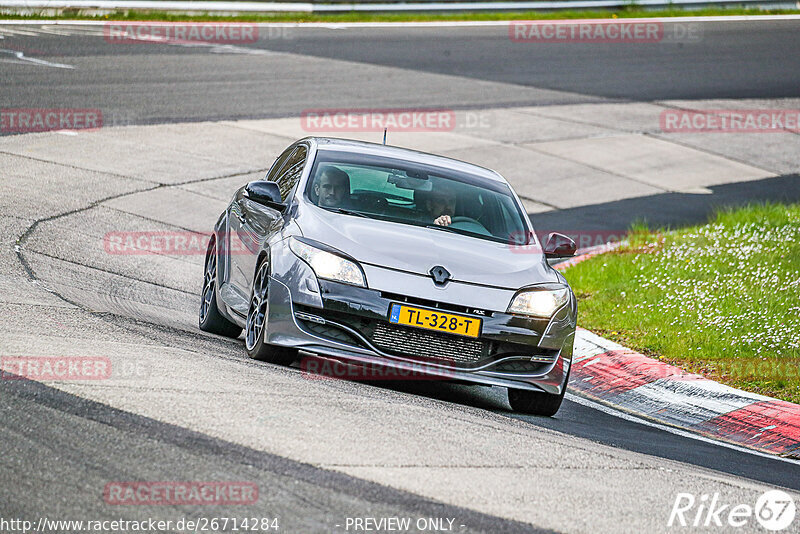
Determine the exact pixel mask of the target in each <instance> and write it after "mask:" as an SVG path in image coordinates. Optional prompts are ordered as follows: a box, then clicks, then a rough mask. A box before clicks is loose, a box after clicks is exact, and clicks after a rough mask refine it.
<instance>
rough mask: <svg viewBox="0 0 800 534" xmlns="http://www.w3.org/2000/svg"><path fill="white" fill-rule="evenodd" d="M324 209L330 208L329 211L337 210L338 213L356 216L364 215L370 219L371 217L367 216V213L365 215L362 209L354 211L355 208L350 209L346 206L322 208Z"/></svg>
mask: <svg viewBox="0 0 800 534" xmlns="http://www.w3.org/2000/svg"><path fill="white" fill-rule="evenodd" d="M322 209H324V210H328V211H335V212H336V213H341V214H343V215H355V216H356V217H364V218H365V219H369V217H367V216H366V215H364V214H363V213H361V212H360V211H353V210H348V209H345V208H322Z"/></svg>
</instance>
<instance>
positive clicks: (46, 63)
mask: <svg viewBox="0 0 800 534" xmlns="http://www.w3.org/2000/svg"><path fill="white" fill-rule="evenodd" d="M0 54H10V55H12V56H14V57H15V58H17V60H18V61H19V62H23V63H33V64H34V65H42V66H44V67H54V68H56V69H74V68H75V67H73V66H72V65H66V64H64V63H52V62H50V61H45V60H44V59H37V58H32V57H28V56H26V55H25V54H23V53H22V52H20V51H19V50H6V49H4V48H0Z"/></svg>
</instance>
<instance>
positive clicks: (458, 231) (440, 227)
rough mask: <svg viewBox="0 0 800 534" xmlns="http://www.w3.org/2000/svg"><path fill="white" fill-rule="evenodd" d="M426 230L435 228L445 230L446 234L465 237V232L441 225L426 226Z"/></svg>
mask: <svg viewBox="0 0 800 534" xmlns="http://www.w3.org/2000/svg"><path fill="white" fill-rule="evenodd" d="M425 228H433V229H434V230H444V231H445V232H451V233H453V234H461V235H465V234H464V232H463V231H460V230H456V229H455V228H450V227H449V226H441V225H439V224H426V225H425ZM470 233H472V232H470Z"/></svg>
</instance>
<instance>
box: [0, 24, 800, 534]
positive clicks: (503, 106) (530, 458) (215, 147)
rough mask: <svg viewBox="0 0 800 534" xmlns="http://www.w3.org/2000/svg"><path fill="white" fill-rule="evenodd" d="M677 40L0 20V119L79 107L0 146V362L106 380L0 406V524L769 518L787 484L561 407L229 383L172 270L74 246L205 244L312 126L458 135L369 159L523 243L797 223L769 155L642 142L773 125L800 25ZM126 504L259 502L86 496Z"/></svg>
mask: <svg viewBox="0 0 800 534" xmlns="http://www.w3.org/2000/svg"><path fill="white" fill-rule="evenodd" d="M697 24H700V25H701V30H702V31H701V33H700V35H701V39H699V40H698V41H696V42H686V43H651V44H647V45H637V46H631V45H620V44H602V45H598V44H592V45H587V44H546V45H545V44H530V43H512V42H511V41H510V40H509V37H508V30H507V28H505V27H502V26H495V27H492V26H489V27H446V28H420V27H393V28H360V29H359V28H347V27H337V28H321V27H317V28H296V27H281V28H271V29H269V30H266V29H263V30H264V31H262V32H261V35H262V38H261V39H260V40H259V41H258V42H255V43H250V44H240V45H198V46H187V45H185V44H184V45H165V44H125V45H119V44H112V43H109V42H106V41H105V40H104V39H103V30H102V27H97V26H69V25H67V26H42V27H40V26H27V25H26V26H18V25H3V24H1V23H0V36H2V39H0V108H2V109H9V108H14V109H23V108H24V109H34V108H84V109H87V108H91V109H99V110H102V114H103V120H104V126H105V127H104V128H101V129H100V130H98V131H95V132H78V133H77V134H72V133H69V134H67V133H58V132H48V133H36V134H20V135H4V136H3V137H0V169H2V171H0V172H1V174H0V191H2V194H1V195H0V222H2V225H3V228H4V231H3V232H2V239H1V242H2V251H3V252H2V254H0V302H2V303H3V308H4V312H3V313H2V315H0V356H7V355H11V356H26V355H30V356H54V355H68V356H103V357H108V358H109V359H110V360H111V362H112V365H113V368H114V369H118V370H120V372H119V373H117V374H114V375H112V377H111V379H110V380H106V381H97V382H94V383H69V382H60V383H37V382H28V381H19V380H2V381H0V398H2V402H0V413H1V415H0V518H26V519H29V520H32V521H36V520H38V518H40V517H47V518H49V519H51V520H52V519H75V520H79V519H82V520H88V519H112V518H119V517H122V518H126V519H145V518H158V519H164V520H167V519H171V520H174V521H177V520H179V519H180V518H195V519H196V518H198V517H209V518H210V517H234V516H257V517H278V518H279V519H280V526H281V531H285V532H347V531H351V532H352V531H355V530H354V529H353V527H352V526H351V527H350V528H349V529H348V528H347V527H346V525H347V521H348V518H351V519H352V518H364V517H374V518H381V517H411V518H414V520H416V519H418V518H450V519H452V520H453V523H452V530H453V531H455V532H537V531H562V532H645V531H646V532H661V531H670V532H675V531H678V532H680V531H683V530H688V529H681V528H679V527H674V528H672V529H669V528H667V520H668V518H669V515H670V510H671V509H672V506H673V502H674V501H675V497H676V495H677V494H678V493H681V492H686V493H692V494H694V495H696V496H698V498H699V497H700V496H701V495H703V494H705V495H713V494H715V493H718V494H719V495H720V499H721V501H722V502H725V503H731V504H738V503H749V504H751V505H752V504H753V503H755V500H756V499H757V498H758V496H759V495H761V494H762V493H763V492H764V491H766V490H767V489H771V488H774V487H780V488H784V489H788V490H791V492H792V494H793V495H794V496H795V500H797V498H798V492H800V463H797V462H791V461H786V460H782V459H777V458H772V457H767V456H764V455H757V454H753V453H750V452H747V451H743V450H740V449H734V448H730V447H726V446H722V445H721V444H718V443H715V442H710V441H703V440H698V439H693V438H688V437H683V436H680V435H676V434H674V433H672V432H670V431H668V429H662V428H656V427H653V426H650V425H646V424H642V423H640V422H636V421H631V420H629V419H626V418H621V417H618V416H616V415H615V414H613V413H608V412H607V411H602V410H599V409H597V407H596V406H593V405H592V404H591V403H588V402H586V401H583V400H581V399H574V398H573V399H568V400H566V401H565V403H564V405H563V407H562V409H561V411H560V412H559V413H558V414H557V416H556V417H554V418H537V417H532V416H520V415H517V414H514V413H512V412H511V411H510V410H509V407H508V406H507V404H506V401H505V394H504V392H503V391H500V390H497V389H491V388H478V387H466V386H461V385H453V384H438V383H434V382H424V381H423V382H399V383H398V382H387V383H369V384H365V383H359V382H349V381H341V380H310V379H308V377H307V376H306V375H305V374H304V373H303V372H302V371H301V370H300V369H299V368H298V367H297V366H296V365H295V366H294V367H291V368H283V367H276V366H272V365H267V364H263V363H259V362H254V361H251V360H248V359H247V358H246V356H245V354H244V348H243V346H242V342H241V340H238V341H234V340H228V339H224V338H219V337H215V336H211V335H207V334H205V333H203V332H200V331H199V330H198V329H197V328H196V308H197V306H198V304H199V296H198V292H199V289H200V285H201V281H202V263H203V256H202V255H201V254H200V255H184V256H171V255H165V254H153V255H131V256H118V255H113V254H109V253H108V252H107V250H104V248H103V237H104V236H105V235H107V234H108V232H114V231H150V230H161V229H165V230H170V231H194V232H203V231H209V230H210V229H211V225H212V224H213V221H214V220H215V218H216V216H217V215H218V214H219V213H220V212H221V210H222V209H224V206H225V204H226V202H227V201H228V199H229V198H230V195H231V194H232V193H233V191H234V190H235V188H236V187H238V186H239V185H241V184H243V183H245V182H246V181H248V180H251V179H254V178H255V177H258V176H259V175H261V174H262V173H263V172H264V171H265V170H266V169H267V168H268V167H269V165H270V163H271V162H272V160H273V159H274V157H275V156H276V155H277V154H278V153H279V151H280V150H281V148H282V147H284V146H285V145H288V144H289V143H290V142H291V141H292V140H293V139H295V138H297V137H300V136H302V135H304V133H303V131H302V128H301V127H300V126H299V124H300V123H299V121H298V120H297V116H298V115H300V114H301V112H302V111H303V110H307V109H318V108H448V109H453V110H456V112H457V117H458V118H459V121H461V120H462V119H463V120H465V121H467V122H468V120H469V118H470V117H472V118H474V117H477V118H478V119H481V120H483V121H484V122H485V124H484V126H483V127H475V126H474V125H473V126H470V125H469V124H466V123H462V122H460V123H459V127H458V128H457V129H456V130H455V131H454V132H449V133H446V134H445V133H442V134H437V133H433V134H424V135H422V134H420V135H415V134H409V133H405V134H399V133H398V134H396V135H395V134H392V133H391V132H390V142H392V141H393V140H394V141H395V142H396V143H397V144H405V145H408V146H414V147H415V148H421V149H427V150H430V151H433V152H437V153H444V154H446V155H450V156H454V157H459V158H461V159H468V160H470V161H475V162H477V163H482V164H485V165H487V166H491V167H495V168H497V169H498V170H500V171H501V172H503V174H504V175H505V176H507V177H508V178H509V180H510V181H511V182H512V183H513V184H514V186H515V188H516V189H517V190H518V192H520V195H522V196H524V198H525V202H526V205H527V206H528V207H529V211H530V212H531V213H532V215H533V218H534V223H535V224H536V225H537V226H538V227H539V228H546V229H548V230H570V229H571V230H576V229H587V230H590V231H598V232H600V231H614V230H618V229H620V228H623V229H624V228H626V227H627V225H628V224H629V223H630V222H632V221H634V220H637V219H640V218H642V217H647V218H648V219H649V220H651V221H654V222H656V223H657V224H664V225H679V224H686V223H693V222H699V221H702V220H704V218H705V217H706V216H707V215H708V214H709V213H711V211H712V210H713V209H714V207H715V206H718V205H722V204H742V203H746V202H748V201H752V200H776V201H798V200H800V184H798V182H800V180H798V176H797V173H798V172H800V161H798V158H797V154H798V153H800V141H798V135H797V134H795V133H792V132H783V133H776V134H765V135H761V136H757V135H756V136H753V135H751V136H746V135H743V134H729V135H727V136H725V135H723V136H714V135H703V134H662V133H660V132H659V131H658V116H659V113H661V111H663V110H664V109H673V108H676V107H683V106H687V107H691V106H695V107H698V108H703V107H711V108H713V107H730V108H733V109H735V108H737V107H738V108H747V107H749V106H761V107H766V108H792V109H798V108H800V56H798V54H797V50H798V49H800V31H798V30H800V21H778V22H769V23H766V22H747V23H743V22H742V23H740V22H731V23H716V22H710V23H697ZM214 121H216V122H214ZM5 133H11V134H14V133H16V132H5ZM357 136H358V137H365V138H370V136H373V137H375V138H376V140H377V137H378V134H374V133H368V134H358V135H357ZM613 143H619V144H616V145H615V144H613ZM619 146H624V147H626V149H630V150H632V151H633V150H639V149H641V150H647V151H648V153H652V154H658V155H659V157H663V158H664V160H663V161H667V162H670V163H671V164H672V165H674V166H676V169H677V170H675V171H674V172H673V173H672V174H671V172H672V171H669V170H666V171H665V170H664V169H663V168H661V167H659V165H657V164H656V163H654V164H653V165H651V166H649V167H646V168H637V169H631V168H630V166H626V165H627V164H626V162H625V161H622V160H621V159H614V158H613V157H612V156H613V154H614V153H615V152H616V151H619V148H618V147H619ZM614 147H617V148H614ZM608 154H611V156H609V155H608ZM600 155H605V156H604V157H603V158H600V157H599V156H600ZM622 159H624V158H622ZM681 162H683V163H681ZM662 163H663V162H662ZM681 165H683V166H681ZM667 166H668V165H667ZM696 169H701V170H696ZM537 173H539V174H545V176H544V179H542V180H541V181H537V180H538V178H536V177H535V176H534V175H536V174H537ZM581 177H585V179H586V180H590V179H591V180H592V183H593V184H596V183H600V184H601V186H602V187H599V188H596V187H594V185H591V184H589V183H588V182H582V181H580V180H582V179H584V178H581ZM679 177H682V178H680V179H679ZM681 180H682V181H681ZM137 480H138V481H169V480H173V481H249V482H252V483H255V484H256V485H257V487H258V489H259V500H258V502H257V503H256V504H251V505H239V506H232V505H226V506H200V505H180V506H166V507H165V506H137V507H131V506H119V505H111V504H108V503H107V502H106V501H105V500H104V497H103V489H104V487H105V486H106V485H107V484H108V483H110V482H114V481H137ZM445 524H447V523H445ZM759 528H760V527H759V526H758V524H757V523H756V522H755V521H752V522H751V523H750V524H748V526H746V527H744V528H741V529H737V531H759ZM64 530H69V529H64ZM170 530H171V531H176V532H178V531H181V529H177V528H172V529H170ZM362 531H363V530H362ZM427 531H435V529H428V530H427ZM440 531H443V530H442V529H440Z"/></svg>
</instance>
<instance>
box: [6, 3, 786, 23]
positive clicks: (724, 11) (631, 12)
mask: <svg viewBox="0 0 800 534" xmlns="http://www.w3.org/2000/svg"><path fill="white" fill-rule="evenodd" d="M797 13H800V10H798V9H772V10H763V9H752V8H733V7H731V8H708V9H698V10H683V9H665V10H660V11H649V10H642V9H639V8H636V7H634V6H631V7H626V8H623V9H618V10H615V11H611V10H605V11H603V10H601V11H553V12H549V13H543V12H540V11H522V12H488V13H481V12H475V13H359V12H355V11H353V12H349V13H337V14H329V15H325V14H311V13H250V14H248V13H240V14H236V15H215V14H212V13H204V14H194V15H186V14H184V15H181V14H170V13H166V12H163V11H134V10H126V11H118V12H115V13H110V14H107V15H87V14H86V13H85V12H83V11H81V10H73V11H70V10H64V11H63V12H61V13H59V14H56V15H52V14H47V12H46V11H42V12H40V13H36V14H27V15H4V14H0V19H5V20H42V19H46V20H150V21H185V22H211V21H225V22H233V21H237V22H412V21H413V22H416V21H453V20H552V19H606V18H645V17H684V16H712V15H714V16H716V15H776V14H778V15H784V14H797Z"/></svg>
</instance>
